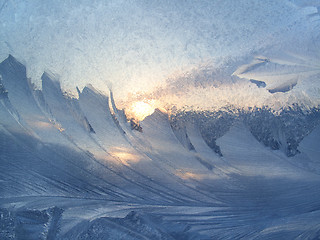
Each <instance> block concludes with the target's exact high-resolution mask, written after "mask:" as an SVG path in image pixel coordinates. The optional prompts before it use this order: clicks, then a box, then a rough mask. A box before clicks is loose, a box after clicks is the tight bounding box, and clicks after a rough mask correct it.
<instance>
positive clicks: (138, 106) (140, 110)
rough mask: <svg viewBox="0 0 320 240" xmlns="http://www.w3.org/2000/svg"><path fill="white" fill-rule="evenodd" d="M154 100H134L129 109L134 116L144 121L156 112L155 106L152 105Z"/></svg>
mask: <svg viewBox="0 0 320 240" xmlns="http://www.w3.org/2000/svg"><path fill="white" fill-rule="evenodd" d="M152 105H153V103H152V101H138V102H134V103H133V104H132V105H131V107H130V109H129V111H130V113H131V115H133V116H132V117H133V118H135V119H136V120H138V121H142V120H143V119H145V118H146V117H147V116H149V115H151V114H152V113H153V112H154V107H153V106H152Z"/></svg>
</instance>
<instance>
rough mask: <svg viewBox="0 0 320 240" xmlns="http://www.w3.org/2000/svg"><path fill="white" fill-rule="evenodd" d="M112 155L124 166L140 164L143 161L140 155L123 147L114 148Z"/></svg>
mask: <svg viewBox="0 0 320 240" xmlns="http://www.w3.org/2000/svg"><path fill="white" fill-rule="evenodd" d="M110 154H111V156H113V157H116V158H117V159H118V160H120V162H121V163H122V164H124V165H130V164H134V163H138V162H140V161H141V160H142V159H141V157H140V156H139V155H137V154H136V153H134V152H132V151H131V150H130V149H127V148H122V147H113V148H111V149H110Z"/></svg>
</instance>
